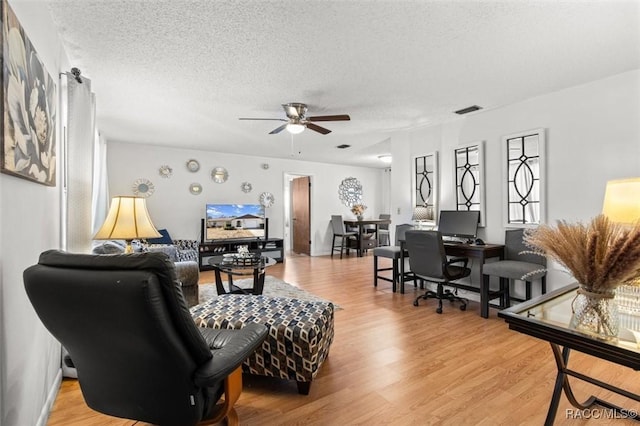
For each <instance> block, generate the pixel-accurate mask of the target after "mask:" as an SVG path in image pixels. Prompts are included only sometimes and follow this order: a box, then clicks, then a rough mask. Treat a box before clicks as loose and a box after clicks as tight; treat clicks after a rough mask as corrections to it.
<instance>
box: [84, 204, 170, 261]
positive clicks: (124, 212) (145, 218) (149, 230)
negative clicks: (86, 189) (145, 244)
mask: <svg viewBox="0 0 640 426" xmlns="http://www.w3.org/2000/svg"><path fill="white" fill-rule="evenodd" d="M145 200H146V199H145V198H140V197H124V196H120V197H113V198H112V199H111V205H110V207H109V213H108V214H107V218H106V219H105V221H104V223H103V224H102V227H101V228H100V229H99V230H98V232H97V233H96V235H94V237H93V239H94V240H125V241H126V242H127V247H126V248H125V253H132V252H133V248H132V247H131V240H135V239H140V238H158V237H161V236H162V235H161V234H160V233H159V232H158V230H157V229H156V228H155V226H153V223H152V222H151V217H149V212H148V211H147V205H146V202H145Z"/></svg>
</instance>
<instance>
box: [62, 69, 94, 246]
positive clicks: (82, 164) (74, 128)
mask: <svg viewBox="0 0 640 426" xmlns="http://www.w3.org/2000/svg"><path fill="white" fill-rule="evenodd" d="M81 78H82V83H79V82H78V81H76V78H75V76H73V75H71V74H70V73H66V80H67V81H66V92H67V114H66V115H67V116H66V141H65V147H66V150H65V151H66V152H65V157H64V163H65V164H64V166H63V170H64V172H65V184H66V203H65V207H66V208H65V210H66V214H65V224H66V249H67V250H68V251H71V252H76V253H89V252H90V251H91V239H92V236H93V233H92V231H93V228H92V204H93V203H92V198H93V197H92V186H93V169H94V167H93V150H94V140H95V96H94V94H93V93H92V92H91V80H89V79H88V78H86V77H81ZM62 86H63V87H64V84H63V85H62ZM63 120H64V118H63ZM63 123H64V122H63Z"/></svg>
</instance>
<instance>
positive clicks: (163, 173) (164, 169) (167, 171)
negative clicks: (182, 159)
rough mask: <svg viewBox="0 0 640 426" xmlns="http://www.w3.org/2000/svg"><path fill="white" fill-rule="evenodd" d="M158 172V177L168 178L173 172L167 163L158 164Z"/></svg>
mask: <svg viewBox="0 0 640 426" xmlns="http://www.w3.org/2000/svg"><path fill="white" fill-rule="evenodd" d="M158 173H160V177H163V178H170V177H171V175H172V174H173V169H172V168H171V167H169V166H167V165H164V166H160V168H159V169H158Z"/></svg>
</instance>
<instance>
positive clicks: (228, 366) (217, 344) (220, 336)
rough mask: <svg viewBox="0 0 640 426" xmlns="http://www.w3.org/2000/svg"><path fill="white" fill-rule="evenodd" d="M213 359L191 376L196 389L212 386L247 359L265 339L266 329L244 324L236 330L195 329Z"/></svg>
mask: <svg viewBox="0 0 640 426" xmlns="http://www.w3.org/2000/svg"><path fill="white" fill-rule="evenodd" d="M199 330H200V333H201V334H202V337H204V340H205V342H207V345H209V348H211V354H212V355H213V357H212V358H211V359H210V360H209V361H207V362H206V363H204V364H202V365H201V366H200V367H198V369H197V370H196V371H195V373H194V377H193V381H194V383H195V384H196V385H198V386H203V387H208V386H213V385H215V384H216V383H217V382H219V381H220V380H222V379H224V378H226V377H227V376H228V375H229V374H231V373H232V372H233V371H234V370H235V369H236V368H238V367H239V366H240V364H242V363H243V362H244V360H245V359H247V358H248V357H249V356H250V355H251V354H252V353H253V351H255V350H256V349H257V348H258V346H260V345H261V344H262V342H263V341H264V339H265V338H266V337H267V327H266V326H264V325H261V324H247V325H245V326H244V327H243V328H242V329H240V330H227V329H225V330H216V329H211V328H199Z"/></svg>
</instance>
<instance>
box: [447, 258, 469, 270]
mask: <svg viewBox="0 0 640 426" xmlns="http://www.w3.org/2000/svg"><path fill="white" fill-rule="evenodd" d="M460 262H463V263H464V266H463V267H464V268H466V267H467V263H469V259H468V258H466V257H452V258H451V259H449V260H447V263H446V264H445V265H451V264H453V263H460Z"/></svg>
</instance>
